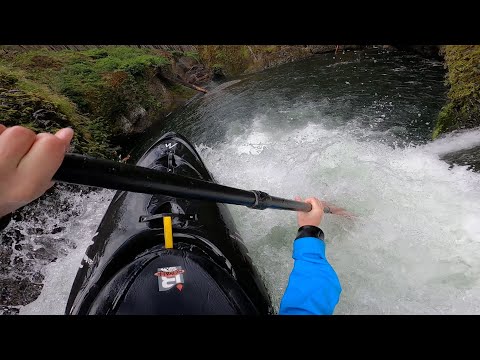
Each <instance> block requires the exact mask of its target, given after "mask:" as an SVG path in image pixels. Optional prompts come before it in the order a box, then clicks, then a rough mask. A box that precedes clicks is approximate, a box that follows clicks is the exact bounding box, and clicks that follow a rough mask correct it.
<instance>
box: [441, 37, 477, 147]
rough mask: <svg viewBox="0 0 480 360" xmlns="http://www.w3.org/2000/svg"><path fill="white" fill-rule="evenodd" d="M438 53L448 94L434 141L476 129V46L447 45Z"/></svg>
mask: <svg viewBox="0 0 480 360" xmlns="http://www.w3.org/2000/svg"><path fill="white" fill-rule="evenodd" d="M442 51H443V53H444V58H445V67H446V68H447V70H448V72H447V77H446V85H447V86H448V87H449V90H448V101H447V103H446V105H445V106H444V107H443V108H442V110H441V111H440V113H439V115H438V119H437V123H436V126H435V130H434V132H433V138H434V139H435V138H436V137H438V136H439V135H440V134H442V133H446V132H450V131H453V130H460V129H468V128H473V127H477V126H480V45H447V46H445V47H443V49H442Z"/></svg>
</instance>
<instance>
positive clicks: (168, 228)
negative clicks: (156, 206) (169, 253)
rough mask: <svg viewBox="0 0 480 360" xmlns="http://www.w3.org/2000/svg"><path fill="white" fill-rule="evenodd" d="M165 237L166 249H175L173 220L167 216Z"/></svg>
mask: <svg viewBox="0 0 480 360" xmlns="http://www.w3.org/2000/svg"><path fill="white" fill-rule="evenodd" d="M163 235H164V237H165V249H172V248H173V235H172V218H171V217H170V216H165V217H164V218H163Z"/></svg>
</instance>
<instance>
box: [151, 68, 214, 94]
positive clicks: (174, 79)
mask: <svg viewBox="0 0 480 360" xmlns="http://www.w3.org/2000/svg"><path fill="white" fill-rule="evenodd" d="M157 76H158V77H160V78H163V79H165V80H167V81H169V82H171V83H179V84H181V85H183V86H186V87H189V88H190V89H194V90H196V91H200V92H202V93H204V94H206V93H207V92H208V90H207V89H204V88H202V87H200V86H197V85H193V84H190V83H188V82H186V81H185V80H183V79H182V78H180V76H178V75H177V74H174V73H172V72H170V71H165V69H162V68H161V67H159V68H157Z"/></svg>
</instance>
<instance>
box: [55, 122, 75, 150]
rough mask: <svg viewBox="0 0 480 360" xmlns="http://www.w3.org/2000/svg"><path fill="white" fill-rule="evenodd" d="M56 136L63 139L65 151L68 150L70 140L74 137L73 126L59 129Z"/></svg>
mask: <svg viewBox="0 0 480 360" xmlns="http://www.w3.org/2000/svg"><path fill="white" fill-rule="evenodd" d="M55 136H56V137H57V138H59V139H60V140H62V141H63V143H64V144H65V151H67V149H68V147H69V145H70V141H72V138H73V130H72V129H71V128H65V129H62V130H59V131H57V133H56V134H55Z"/></svg>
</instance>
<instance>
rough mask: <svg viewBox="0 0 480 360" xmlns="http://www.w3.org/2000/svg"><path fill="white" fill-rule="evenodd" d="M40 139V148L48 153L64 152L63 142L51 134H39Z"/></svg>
mask: <svg viewBox="0 0 480 360" xmlns="http://www.w3.org/2000/svg"><path fill="white" fill-rule="evenodd" d="M41 135H42V137H41V138H40V140H39V141H40V142H41V144H42V147H44V148H46V150H47V151H49V152H64V151H65V145H64V144H63V141H62V140H60V139H59V138H58V137H56V136H55V135H52V134H41Z"/></svg>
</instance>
